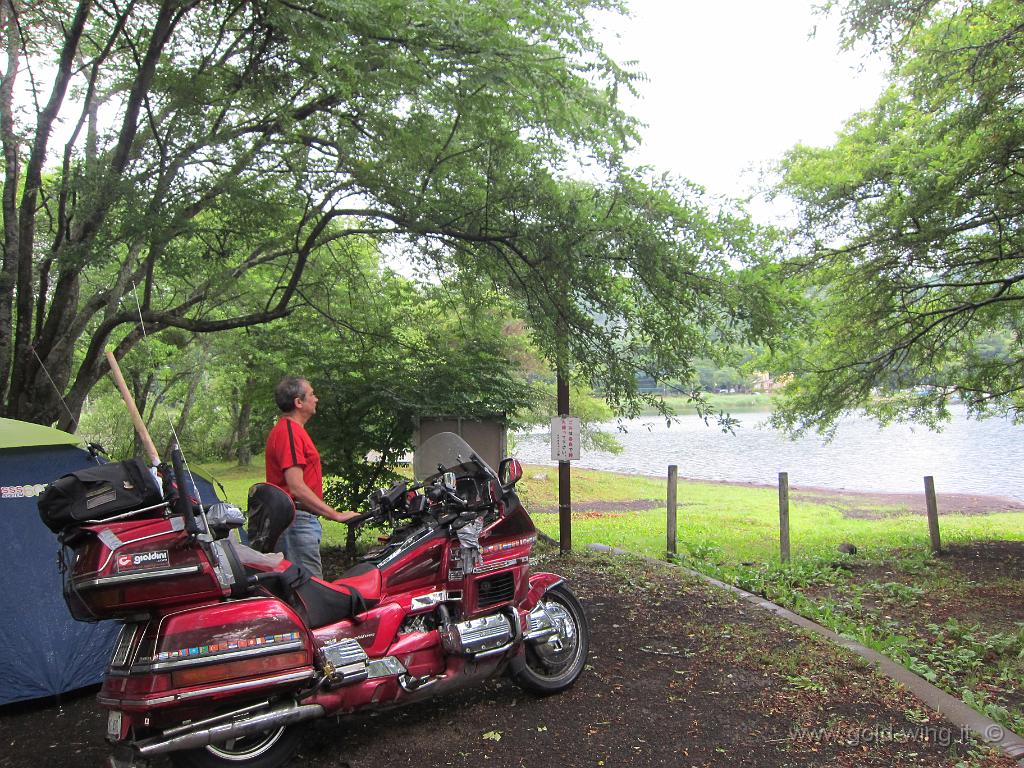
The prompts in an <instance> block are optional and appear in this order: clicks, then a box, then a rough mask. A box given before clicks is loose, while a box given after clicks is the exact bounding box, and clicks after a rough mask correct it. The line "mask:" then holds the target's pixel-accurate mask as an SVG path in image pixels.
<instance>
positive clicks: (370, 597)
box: [333, 563, 381, 605]
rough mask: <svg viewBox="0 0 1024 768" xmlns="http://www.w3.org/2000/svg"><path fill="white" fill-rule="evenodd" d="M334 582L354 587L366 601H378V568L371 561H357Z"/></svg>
mask: <svg viewBox="0 0 1024 768" xmlns="http://www.w3.org/2000/svg"><path fill="white" fill-rule="evenodd" d="M333 583H334V584H336V585H339V586H343V587H349V588H352V589H355V590H356V591H357V592H358V593H359V594H360V596H361V597H362V598H363V600H364V601H365V602H366V603H373V604H374V605H376V604H377V603H379V602H380V587H381V578H380V569H379V568H377V566H375V565H374V564H373V563H359V565H356V566H354V567H352V568H349V569H348V570H347V571H345V573H343V574H342V576H341V578H340V579H335V580H334V582H333Z"/></svg>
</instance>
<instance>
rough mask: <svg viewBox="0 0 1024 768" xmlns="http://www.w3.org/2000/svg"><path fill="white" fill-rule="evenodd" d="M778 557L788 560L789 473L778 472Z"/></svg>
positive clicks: (785, 561)
mask: <svg viewBox="0 0 1024 768" xmlns="http://www.w3.org/2000/svg"><path fill="white" fill-rule="evenodd" d="M779 557H781V558H782V562H784V563H788V562H789V473H788V472H779Z"/></svg>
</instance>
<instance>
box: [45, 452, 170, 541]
mask: <svg viewBox="0 0 1024 768" xmlns="http://www.w3.org/2000/svg"><path fill="white" fill-rule="evenodd" d="M161 501H163V495H162V493H161V491H160V487H159V486H158V485H157V482H156V480H155V479H154V478H153V476H152V475H151V474H150V473H149V470H148V469H146V465H145V464H143V463H142V462H141V461H140V460H138V459H129V460H128V461H120V462H117V463H116V464H103V465H101V466H98V467H90V468H88V469H80V470H78V471H77V472H72V473H71V474H69V475H64V476H63V477H61V478H60V479H58V480H55V481H54V482H53V483H51V484H50V485H49V486H47V487H46V490H44V491H43V492H42V494H41V495H40V496H39V502H38V504H37V506H38V508H39V517H41V518H42V520H43V523H44V524H45V525H46V526H47V527H48V528H49V529H50V530H51V531H53V532H54V533H59V532H60V531H62V530H63V529H64V528H67V527H68V526H69V525H77V524H78V523H81V522H83V521H85V520H105V519H106V518H108V517H113V516H115V515H120V514H122V513H124V512H130V511H132V510H133V509H144V508H145V507H151V506H154V505H156V504H160V502H161Z"/></svg>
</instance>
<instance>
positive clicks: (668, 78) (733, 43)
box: [597, 0, 883, 217]
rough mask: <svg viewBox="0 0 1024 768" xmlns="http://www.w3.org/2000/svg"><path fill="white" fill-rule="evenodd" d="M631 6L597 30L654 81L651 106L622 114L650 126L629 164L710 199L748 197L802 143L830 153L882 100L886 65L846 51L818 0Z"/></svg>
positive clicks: (640, 1)
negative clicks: (762, 171)
mask: <svg viewBox="0 0 1024 768" xmlns="http://www.w3.org/2000/svg"><path fill="white" fill-rule="evenodd" d="M629 5H630V8H631V9H632V18H629V19H624V18H621V17H611V16H602V17H600V18H598V19H597V23H598V25H603V26H604V30H603V31H602V32H601V34H600V37H601V39H602V40H603V41H604V42H605V44H606V47H607V50H608V52H609V53H610V54H611V55H612V56H613V58H615V59H616V60H617V61H619V62H622V61H626V60H631V59H632V60H636V61H637V65H636V68H637V69H639V70H640V71H641V72H644V73H646V75H647V76H648V78H649V79H648V80H647V81H646V82H642V83H640V85H639V88H640V91H641V96H642V98H641V99H640V100H638V101H629V102H626V104H625V105H624V106H626V108H627V110H628V111H629V112H631V113H632V114H634V115H636V116H637V117H639V118H640V119H641V120H642V121H643V122H645V123H647V124H648V125H647V127H646V128H645V129H644V145H643V146H642V147H641V148H640V149H639V151H638V152H636V153H635V155H634V156H633V157H632V158H631V164H634V165H636V164H645V165H652V166H655V167H656V168H657V169H658V170H663V171H670V172H671V173H673V174H674V175H677V176H683V177H686V178H688V179H690V180H692V181H695V182H698V183H700V184H702V185H703V186H705V187H706V188H707V189H708V190H709V191H710V192H714V193H718V194H724V195H730V196H737V197H743V196H746V195H747V194H748V193H749V192H750V190H751V188H752V187H753V186H754V185H755V184H756V183H757V179H758V174H757V168H759V167H760V166H761V165H763V164H765V163H769V162H771V161H773V160H776V159H778V158H779V157H781V156H782V154H783V153H784V152H785V150H786V149H788V148H789V147H791V146H792V145H794V144H796V143H797V142H804V143H810V144H815V145H827V144H830V143H831V142H832V140H833V138H834V135H835V133H836V131H837V130H839V128H840V127H841V126H842V124H843V122H844V120H845V119H846V118H848V117H849V116H851V115H852V114H853V113H854V112H856V111H857V110H859V109H862V108H865V107H868V106H870V105H871V104H872V103H873V102H874V100H875V97H876V96H877V95H878V94H879V93H880V92H881V89H882V82H883V81H882V73H883V67H882V65H881V63H880V62H879V61H878V60H874V61H866V60H865V59H864V58H863V57H862V56H859V55H857V54H853V53H840V52H839V46H838V42H837V33H836V24H835V21H834V19H827V18H824V17H822V16H820V15H816V14H814V13H813V12H812V9H813V5H814V3H813V2H812V1H811V0H629ZM815 27H817V34H816V35H815V36H814V37H813V38H810V37H809V35H810V33H811V31H812V30H814V29H815ZM759 209H760V210H759ZM752 211H753V212H754V213H755V214H756V215H759V217H760V216H762V215H766V214H767V213H768V209H765V208H763V207H761V206H758V205H754V206H753V207H752Z"/></svg>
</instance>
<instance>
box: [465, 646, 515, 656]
mask: <svg viewBox="0 0 1024 768" xmlns="http://www.w3.org/2000/svg"><path fill="white" fill-rule="evenodd" d="M512 645H513V643H511V642H508V643H506V644H505V645H503V646H501V647H500V648H492V649H491V650H489V651H480V653H474V654H473V658H474V659H486V658H487V657H488V656H497V655H498V654H499V653H504V652H505V651H507V650H508V649H509V648H511V647H512Z"/></svg>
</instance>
